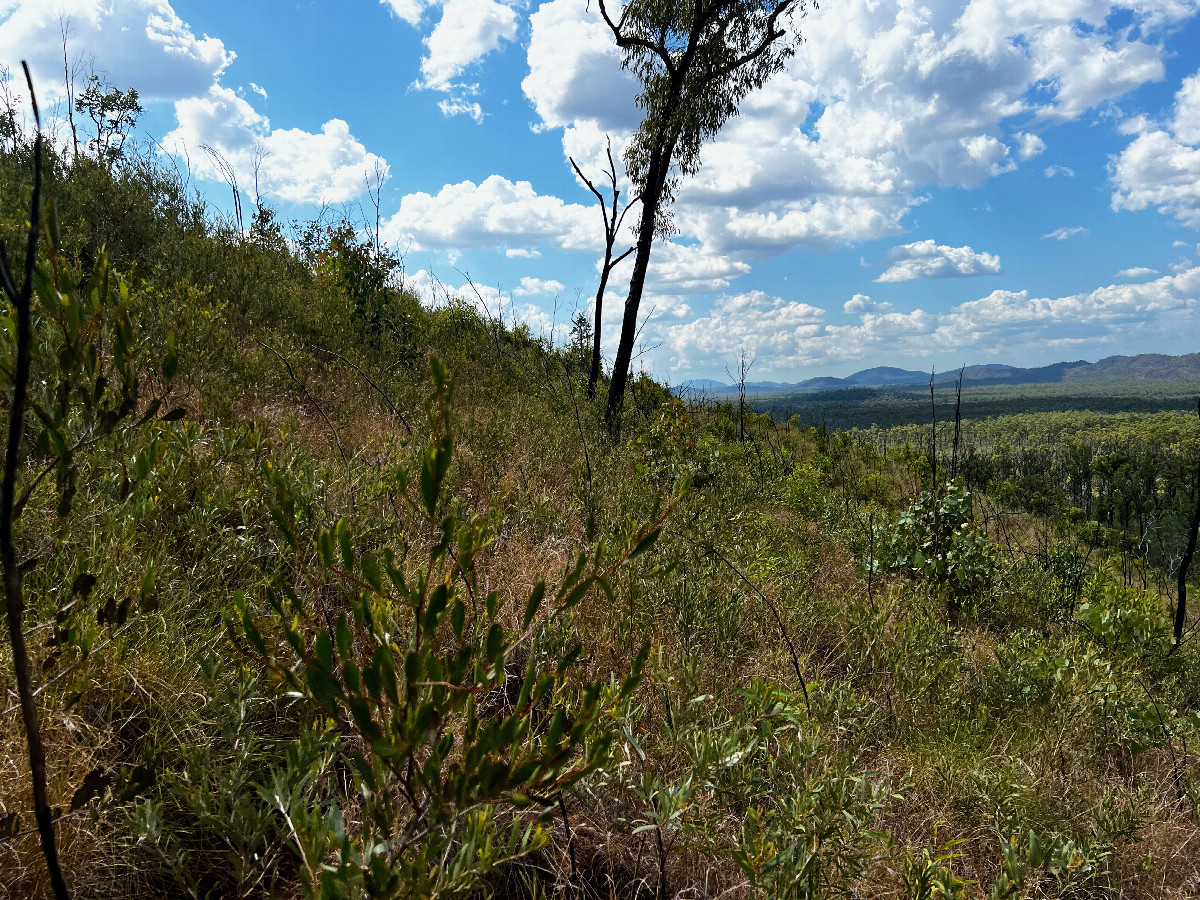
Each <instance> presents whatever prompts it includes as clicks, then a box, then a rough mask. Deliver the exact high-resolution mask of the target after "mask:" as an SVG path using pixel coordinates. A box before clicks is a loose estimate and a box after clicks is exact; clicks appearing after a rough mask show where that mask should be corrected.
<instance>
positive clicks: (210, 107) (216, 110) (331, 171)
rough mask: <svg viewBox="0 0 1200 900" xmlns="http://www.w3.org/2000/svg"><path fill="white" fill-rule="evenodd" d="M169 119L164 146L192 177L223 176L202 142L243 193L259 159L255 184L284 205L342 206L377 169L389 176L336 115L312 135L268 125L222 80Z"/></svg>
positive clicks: (179, 103)
mask: <svg viewBox="0 0 1200 900" xmlns="http://www.w3.org/2000/svg"><path fill="white" fill-rule="evenodd" d="M175 117H176V119H177V121H178V125H177V127H176V128H175V129H174V130H173V131H172V132H170V133H169V134H168V135H167V136H166V137H165V138H164V139H163V146H164V147H166V148H167V149H168V150H170V151H172V152H175V153H176V154H180V155H183V154H186V155H187V157H188V158H189V160H190V162H191V165H192V167H193V168H194V170H195V171H196V173H197V174H198V175H200V176H201V177H203V178H207V179H210V180H214V181H219V180H223V178H224V174H223V173H222V172H221V171H220V169H219V167H218V165H217V163H216V161H215V160H214V159H213V158H212V156H211V155H210V154H209V153H208V152H206V151H205V150H204V149H203V148H204V147H210V148H212V150H214V151H216V152H217V153H218V154H220V156H221V157H223V158H224V159H225V160H226V161H228V163H229V164H230V165H231V166H232V167H233V170H234V172H235V174H236V176H237V179H238V181H239V183H240V187H241V188H242V189H243V190H245V189H249V188H251V187H252V186H253V183H254V167H255V163H256V161H258V162H259V163H260V168H259V174H258V184H259V189H260V190H261V191H262V193H263V195H264V196H267V197H272V198H276V199H278V200H282V201H284V202H285V203H319V202H327V203H344V202H346V201H348V200H352V199H354V198H355V197H357V196H359V195H360V194H362V192H363V190H364V189H365V185H366V179H367V178H368V177H370V176H372V175H373V174H374V172H375V170H376V167H377V166H378V167H379V168H380V169H381V170H382V171H383V173H384V175H385V176H386V173H387V163H386V162H385V161H384V160H383V159H382V158H381V157H379V156H376V155H375V154H374V153H370V152H368V151H367V149H366V147H364V146H363V144H362V143H361V142H360V141H359V140H357V139H356V138H355V137H354V136H353V135H352V134H351V133H350V127H349V126H348V125H347V124H346V123H345V122H344V121H342V120H341V119H330V120H329V121H328V122H326V123H325V124H324V125H323V126H322V127H321V131H320V132H319V133H317V134H313V133H311V132H308V131H304V130H302V129H299V128H274V129H273V128H271V123H270V120H268V119H267V117H266V116H262V115H260V114H259V113H258V112H256V111H255V110H254V108H253V107H252V106H251V105H250V104H249V103H248V102H247V101H246V100H245V99H244V98H242V97H239V96H238V95H237V94H236V93H235V92H234V91H232V90H230V89H229V88H225V87H221V86H220V85H214V86H213V87H211V88H210V89H209V90H208V92H207V93H206V94H205V95H204V96H201V97H189V98H187V99H184V100H178V101H176V103H175Z"/></svg>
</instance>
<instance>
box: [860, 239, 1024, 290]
mask: <svg viewBox="0 0 1200 900" xmlns="http://www.w3.org/2000/svg"><path fill="white" fill-rule="evenodd" d="M887 261H888V262H889V263H890V264H891V265H889V267H888V269H887V270H886V271H885V272H884V273H883V274H882V275H880V276H879V277H878V278H876V279H875V280H876V281H885V282H887V281H912V280H914V279H916V278H970V277H972V276H975V275H999V274H1000V273H1001V272H1003V271H1004V269H1003V267H1002V266H1001V265H1000V257H998V256H996V255H995V254H992V253H978V252H976V251H975V250H972V249H971V248H970V247H948V246H946V245H944V244H938V243H936V242H935V241H931V240H930V241H915V242H914V243H911V244H904V245H903V246H900V247H895V248H893V249H892V250H891V251H890V252H889V253H888V255H887Z"/></svg>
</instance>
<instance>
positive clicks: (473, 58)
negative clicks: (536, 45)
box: [420, 0, 517, 91]
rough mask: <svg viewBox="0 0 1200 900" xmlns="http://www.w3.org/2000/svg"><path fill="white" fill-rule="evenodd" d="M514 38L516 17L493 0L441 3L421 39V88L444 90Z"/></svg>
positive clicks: (446, 1) (462, 0)
mask: <svg viewBox="0 0 1200 900" xmlns="http://www.w3.org/2000/svg"><path fill="white" fill-rule="evenodd" d="M516 36H517V14H516V12H515V11H514V10H513V9H512V8H511V7H509V6H505V5H504V4H503V3H497V2H496V0H445V2H444V3H443V4H442V17H441V19H440V20H439V21H438V23H437V25H435V26H434V29H433V31H431V32H430V33H429V35H428V36H427V37H426V38H425V49H426V54H425V57H424V59H422V60H421V82H420V86H421V87H426V88H430V89H432V90H438V91H445V90H449V89H450V88H452V87H453V86H454V80H455V79H456V78H458V77H459V76H460V75H462V74H463V73H464V72H465V71H466V70H467V69H468V68H469V67H471V66H472V65H473V64H475V63H476V62H478V61H479V60H480V59H482V58H483V57H485V56H487V54H489V53H491V52H492V51H494V50H496V49H498V48H499V47H500V45H501V44H502V43H504V42H506V41H511V40H513V39H514V38H515V37H516Z"/></svg>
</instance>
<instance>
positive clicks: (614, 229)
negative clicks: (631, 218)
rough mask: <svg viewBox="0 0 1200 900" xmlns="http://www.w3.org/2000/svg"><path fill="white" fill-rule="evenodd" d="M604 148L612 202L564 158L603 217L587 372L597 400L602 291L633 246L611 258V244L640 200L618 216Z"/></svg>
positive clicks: (613, 175)
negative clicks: (598, 284)
mask: <svg viewBox="0 0 1200 900" xmlns="http://www.w3.org/2000/svg"><path fill="white" fill-rule="evenodd" d="M607 151H608V169H607V171H605V173H604V174H605V175H607V176H608V180H609V183H610V184H611V185H612V188H611V190H612V201H611V204H610V202H609V201H608V200H606V199H605V198H604V195H603V194H601V193H600V190H599V188H597V187H596V185H595V184H593V183H592V180H591V179H590V178H588V177H587V176H586V175H584V174H583V172H582V171H581V170H580V168H579V166H578V165H577V164H576V162H575V160H574V159H573V158H571V157H567V158H568V159H570V160H571V168H573V169H574V170H575V174H576V175H578V176H579V178H580V180H582V181H583V183H584V184H586V185H587V186H588V190H590V191H591V192H592V193H593V194H595V195H596V199H597V200H599V201H600V214H601V215H602V216H604V264H603V265H602V266H601V267H600V286H599V287H598V288H596V314H595V316H594V321H593V322H592V365H591V369H590V370H589V372H588V388H587V393H588V399H589V400H595V399H596V383H597V382H598V381H599V380H600V323H601V318H602V316H603V313H604V291H605V289H606V288H607V287H608V276H609V275H611V274H612V270H613V269H615V268H616V267H617V265H618V264H619V263H620V262H621V261H622V260H623V259H625V257H627V256H628V255H629V254H630V253H632V252H633V251H634V249H635V248H634V247H630V248H629V249H628V250H626V251H625V252H624V253H622V254H621V255H620V256H618V257H616V258H615V259H614V258H613V246H614V245H615V244H616V242H617V235H618V234H619V233H620V231H621V226H622V225H623V224H624V222H625V214H626V213H627V212H629V210H630V208H631V207H632V206H633V204H635V203H637V201H638V200H639V199H640V198H638V197H634V198H633V199H632V200H630V201H629V203H627V204H625V208H624V209H622V210H621V213H620V215H617V209H618V208H619V207H620V201H621V190H620V188H618V187H617V164H616V163H615V162H613V155H612V141H609V142H608V147H607Z"/></svg>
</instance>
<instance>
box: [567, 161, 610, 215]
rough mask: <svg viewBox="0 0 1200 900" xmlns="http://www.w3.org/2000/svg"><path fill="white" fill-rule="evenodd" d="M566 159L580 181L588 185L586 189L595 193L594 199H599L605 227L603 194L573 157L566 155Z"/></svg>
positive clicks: (606, 211)
mask: <svg viewBox="0 0 1200 900" xmlns="http://www.w3.org/2000/svg"><path fill="white" fill-rule="evenodd" d="M609 158H610V159H611V158H612V157H611V156H610V157H609ZM567 159H568V160H570V162H571V168H572V169H574V170H575V174H576V175H578V176H579V179H580V181H582V182H583V183H584V184H586V185H587V186H588V190H589V191H591V192H592V193H593V194H595V195H596V199H597V200H599V201H600V209H601V210H604V225H605V227H606V228H607V226H608V210H607V209H606V208H605V205H604V204H605V202H606V201H605V199H604V195H603V194H601V193H600V189H599V188H597V187H596V185H594V184H592V179H590V178H588V177H587V176H586V175H584V174H583V170H582V169H580V168H579V164H578V163H577V162H575V157H573V156H568V157H567Z"/></svg>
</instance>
